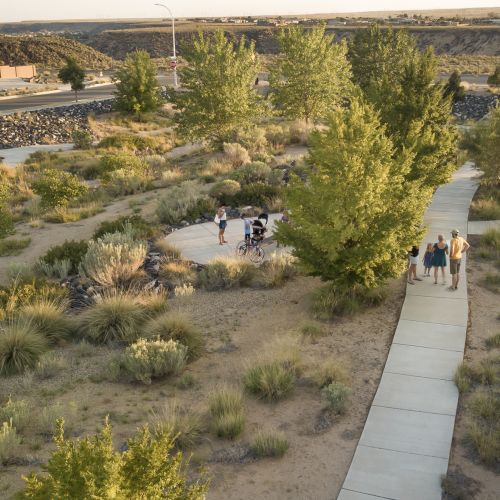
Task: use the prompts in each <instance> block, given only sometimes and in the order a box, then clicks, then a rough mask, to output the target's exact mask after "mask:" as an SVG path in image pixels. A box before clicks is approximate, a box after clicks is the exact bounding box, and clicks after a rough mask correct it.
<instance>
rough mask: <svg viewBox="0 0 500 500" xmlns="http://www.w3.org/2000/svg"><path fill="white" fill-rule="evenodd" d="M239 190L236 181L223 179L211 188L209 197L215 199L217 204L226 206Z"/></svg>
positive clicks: (239, 186) (238, 184)
mask: <svg viewBox="0 0 500 500" xmlns="http://www.w3.org/2000/svg"><path fill="white" fill-rule="evenodd" d="M240 190H241V185H240V183H239V182H238V181H235V180H232V179H225V180H223V181H220V182H217V183H216V184H214V185H213V186H212V188H211V189H210V196H213V197H214V198H216V199H217V200H218V201H219V203H222V204H226V203H229V201H230V200H231V199H232V197H233V196H234V195H235V194H237V193H239V192H240Z"/></svg>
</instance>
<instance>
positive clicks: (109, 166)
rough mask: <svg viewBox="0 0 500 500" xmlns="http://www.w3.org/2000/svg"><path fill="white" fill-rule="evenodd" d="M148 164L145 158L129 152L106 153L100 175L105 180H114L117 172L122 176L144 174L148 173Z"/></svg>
mask: <svg viewBox="0 0 500 500" xmlns="http://www.w3.org/2000/svg"><path fill="white" fill-rule="evenodd" d="M147 169H148V164H147V163H146V162H145V161H144V159H143V158H141V157H139V156H135V155H131V154H127V153H118V154H111V155H104V156H103V157H102V158H101V162H100V165H99V170H100V177H101V178H102V179H103V180H104V181H109V180H113V178H114V175H113V174H116V173H117V172H121V173H122V176H131V175H132V176H134V175H136V176H142V175H144V174H145V173H146V171H147Z"/></svg>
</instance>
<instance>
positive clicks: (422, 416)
mask: <svg viewBox="0 0 500 500" xmlns="http://www.w3.org/2000/svg"><path fill="white" fill-rule="evenodd" d="M477 175H478V173H477V170H475V169H474V168H473V165H472V164H471V163H466V164H465V165H464V166H463V167H462V168H460V170H458V171H457V172H456V173H455V175H454V176H453V180H452V182H450V183H449V184H447V185H445V186H442V187H440V188H439V189H438V190H437V192H436V193H435V195H434V198H433V201H432V204H431V206H430V207H429V209H428V210H427V213H426V217H425V221H426V224H427V227H428V232H427V234H426V236H425V238H424V239H423V241H422V245H421V247H420V255H421V256H423V254H424V252H425V246H426V243H427V242H435V241H437V235H438V234H439V233H442V234H443V235H444V236H445V238H446V239H449V238H450V230H451V229H452V228H458V229H459V230H460V231H461V233H462V235H463V236H464V237H465V236H466V234H467V218H468V212H469V205H470V202H471V200H472V196H473V195H474V192H475V191H476V188H477V182H476V180H475V177H476V176H477ZM418 271H419V273H418V274H419V275H421V274H422V272H423V268H422V266H421V265H420V266H419V268H418ZM422 279H423V281H421V282H417V283H416V284H415V285H408V286H407V292H406V299H405V302H404V305H403V309H402V311H401V316H400V319H399V323H398V326H397V329H396V333H395V335H394V339H393V343H392V346H391V349H390V352H389V357H388V358H387V362H386V365H385V368H384V373H383V375H382V379H381V381H380V385H379V387H378V390H377V393H376V395H375V398H374V400H373V403H372V407H371V409H370V412H369V414H368V418H367V420H366V423H365V427H364V430H363V433H362V435H361V438H360V440H359V443H358V446H357V448H356V451H355V453H354V458H353V460H352V463H351V466H350V468H349V471H348V473H347V477H346V479H345V481H344V484H343V488H342V490H341V492H340V494H339V496H338V500H368V499H374V500H375V499H381V498H385V499H401V500H440V499H441V477H442V476H443V475H444V474H446V472H447V469H448V458H449V454H450V448H451V440H452V437H453V427H454V423H455V414H456V409H457V403H458V391H457V388H456V387H455V384H454V382H453V376H454V373H455V369H456V367H457V365H458V364H459V363H460V362H461V361H462V358H463V353H464V347H465V334H466V330H467V321H468V302H467V283H466V276H465V262H463V263H462V268H461V283H460V287H459V290H458V291H456V292H451V291H448V290H447V285H446V286H445V285H441V284H439V285H434V284H433V282H434V280H433V279H432V278H422ZM447 280H448V283H449V281H450V277H449V276H447Z"/></svg>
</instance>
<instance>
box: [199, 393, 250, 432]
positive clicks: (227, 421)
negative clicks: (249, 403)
mask: <svg viewBox="0 0 500 500" xmlns="http://www.w3.org/2000/svg"><path fill="white" fill-rule="evenodd" d="M208 404H209V409H210V415H211V417H212V429H213V432H214V433H215V434H216V435H217V436H219V437H224V438H227V439H234V438H236V437H237V436H239V435H240V434H241V433H242V432H243V428H244V427H245V415H244V413H243V409H244V408H243V394H242V393H241V391H240V390H239V389H237V388H234V387H230V386H228V385H222V386H220V387H218V388H217V389H215V390H214V391H213V392H212V393H211V394H210V397H209V402H208Z"/></svg>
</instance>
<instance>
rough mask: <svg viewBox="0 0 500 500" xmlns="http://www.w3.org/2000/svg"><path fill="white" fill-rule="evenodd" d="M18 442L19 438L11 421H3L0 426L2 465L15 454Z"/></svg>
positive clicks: (0, 460)
mask: <svg viewBox="0 0 500 500" xmlns="http://www.w3.org/2000/svg"><path fill="white" fill-rule="evenodd" d="M20 444H21V439H20V438H19V436H18V435H17V432H16V428H15V427H14V426H13V425H12V422H3V423H2V427H1V428H0V463H1V464H2V465H4V464H5V463H6V462H7V461H8V460H9V459H11V458H14V457H15V456H16V452H17V450H18V448H19V445H20Z"/></svg>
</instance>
